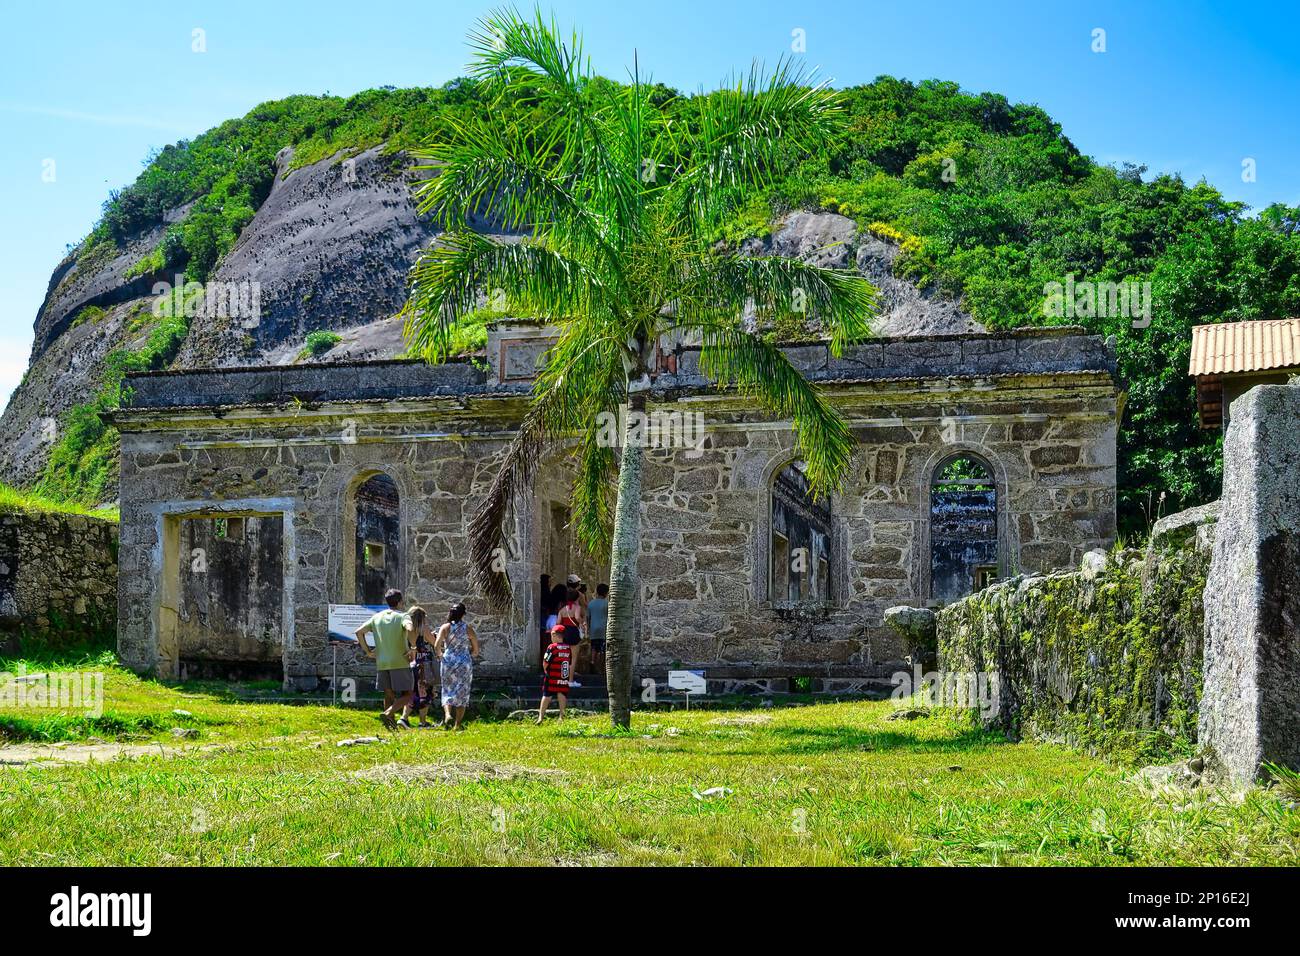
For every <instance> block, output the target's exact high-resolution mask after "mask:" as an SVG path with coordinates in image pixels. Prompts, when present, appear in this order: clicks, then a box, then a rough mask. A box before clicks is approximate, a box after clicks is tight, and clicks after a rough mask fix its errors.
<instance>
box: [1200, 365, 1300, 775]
mask: <svg viewBox="0 0 1300 956" xmlns="http://www.w3.org/2000/svg"><path fill="white" fill-rule="evenodd" d="M1230 418H1231V424H1230V425H1229V426H1228V429H1227V433H1226V434H1225V436H1224V445H1223V461H1224V471H1223V499H1222V517H1221V519H1220V521H1219V530H1218V536H1217V539H1216V541H1215V545H1214V561H1213V563H1212V565H1211V567H1210V580H1209V584H1208V586H1207V588H1206V591H1205V625H1206V630H1205V702H1204V706H1203V708H1202V710H1201V726H1200V730H1201V736H1202V738H1203V740H1204V742H1205V743H1206V744H1207V745H1208V746H1209V747H1210V748H1212V749H1213V750H1214V751H1215V752H1216V753H1217V754H1218V755H1219V757H1220V758H1221V760H1222V761H1223V763H1224V765H1225V766H1226V767H1227V769H1228V771H1229V773H1230V774H1231V775H1232V776H1233V778H1235V779H1236V780H1237V781H1238V782H1243V783H1244V782H1248V781H1252V780H1254V779H1255V778H1256V776H1257V775H1258V774H1260V772H1261V769H1260V768H1261V765H1262V764H1263V763H1265V762H1266V761H1267V762H1273V763H1278V764H1282V765H1284V766H1290V767H1293V768H1300V388H1297V387H1295V386H1289V385H1260V386H1258V387H1256V388H1254V389H1252V390H1251V391H1249V392H1247V393H1246V394H1245V395H1243V396H1242V397H1240V398H1238V399H1237V400H1236V401H1235V402H1233V403H1232V407H1231V416H1230Z"/></svg>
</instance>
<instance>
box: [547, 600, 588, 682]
mask: <svg viewBox="0 0 1300 956" xmlns="http://www.w3.org/2000/svg"><path fill="white" fill-rule="evenodd" d="M572 576H573V575H570V577H572ZM555 623H556V625H557V626H559V627H562V628H564V642H565V643H566V644H568V645H569V646H570V647H571V648H573V649H574V650H573V651H572V654H573V663H574V664H575V665H576V664H577V646H578V642H579V641H581V640H582V629H583V627H584V626H585V625H586V623H587V612H586V611H585V610H584V609H583V607H582V603H581V601H580V600H579V597H578V589H577V588H576V587H570V588H568V589H567V590H566V591H565V595H564V603H563V604H561V605H560V609H559V610H558V611H556V612H555ZM575 669H576V667H575ZM569 686H570V687H581V686H582V685H581V684H580V683H578V682H577V681H576V680H574V679H573V676H572V674H570V676H569Z"/></svg>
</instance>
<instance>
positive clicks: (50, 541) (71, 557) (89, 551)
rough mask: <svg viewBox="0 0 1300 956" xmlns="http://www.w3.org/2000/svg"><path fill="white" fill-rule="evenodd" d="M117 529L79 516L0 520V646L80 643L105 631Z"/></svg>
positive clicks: (19, 515)
mask: <svg viewBox="0 0 1300 956" xmlns="http://www.w3.org/2000/svg"><path fill="white" fill-rule="evenodd" d="M117 531H118V529H117V525H116V524H114V523H113V522H111V521H104V520H101V519H98V518H88V517H85V516H84V515H70V514H58V513H52V514H46V513H40V512H12V513H7V514H0V644H8V645H10V649H11V650H14V651H16V650H17V649H18V648H17V646H16V645H17V644H19V643H20V642H21V640H22V638H23V637H24V636H34V637H43V638H48V639H50V640H52V641H56V642H58V641H62V640H78V639H84V638H85V637H86V636H87V634H88V633H91V632H102V631H103V630H105V629H107V628H109V627H111V625H112V620H113V614H114V611H115V609H116V595H117Z"/></svg>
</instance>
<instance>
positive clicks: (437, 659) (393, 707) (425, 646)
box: [356, 588, 479, 730]
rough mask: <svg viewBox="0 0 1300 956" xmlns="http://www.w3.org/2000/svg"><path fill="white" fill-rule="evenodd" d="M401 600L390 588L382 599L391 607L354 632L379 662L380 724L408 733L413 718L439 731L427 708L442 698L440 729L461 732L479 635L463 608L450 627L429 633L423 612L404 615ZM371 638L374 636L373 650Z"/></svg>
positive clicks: (450, 618) (455, 608)
mask: <svg viewBox="0 0 1300 956" xmlns="http://www.w3.org/2000/svg"><path fill="white" fill-rule="evenodd" d="M402 600H403V598H402V592H401V591H399V590H397V589H396V588H390V589H389V590H388V591H386V592H385V593H384V603H385V604H387V605H388V607H387V608H386V609H385V610H383V611H380V612H378V613H377V614H375V615H374V616H373V617H371V618H370V620H368V621H366V623H365V624H362V625H361V626H360V627H359V628H357V631H356V635H357V644H358V645H359V646H360V647H361V649H362V650H363V651H365V653H366V655H367V656H368V657H369V658H370V659H371V660H373V661H374V662H375V668H376V670H377V672H378V676H377V685H378V688H379V690H381V691H383V694H384V709H383V711H381V712H380V715H379V719H380V720H382V721H383V722H384V726H385V727H387V728H388V729H389V730H396V729H397V728H398V727H410V726H411V713H412V712H415V714H416V715H417V716H418V718H419V726H420V727H425V728H428V727H436V726H439V724H434V723H432V722H431V721H430V720H429V708H430V707H432V706H433V705H434V702H435V700H437V699H438V698H439V697H441V700H442V713H443V719H442V721H441V726H442V727H444V728H446V729H449V730H460V729H462V728H463V727H464V721H465V708H466V707H468V706H469V691H470V685H471V684H472V683H473V681H474V658H475V657H477V656H478V653H479V646H478V635H477V634H476V633H474V627H473V625H471V624H469V623H468V622H467V621H466V620H465V605H464V604H460V603H457V604H453V605H452V606H451V609H450V610H449V611H448V612H447V620H446V622H445V623H443V624H442V625H440V626H439V627H438V629H437V630H436V631H431V630H430V626H429V615H428V614H427V613H426V612H425V610H424V608H422V607H420V606H419V605H415V606H414V607H411V608H409V609H408V610H406V611H402V610H401V606H402ZM367 634H372V635H374V640H375V646H374V649H373V650H372V649H371V648H370V645H369V644H368V643H367V641H366V635H367ZM399 707H400V708H401V717H400V718H399V717H398V716H397V711H398V708H399Z"/></svg>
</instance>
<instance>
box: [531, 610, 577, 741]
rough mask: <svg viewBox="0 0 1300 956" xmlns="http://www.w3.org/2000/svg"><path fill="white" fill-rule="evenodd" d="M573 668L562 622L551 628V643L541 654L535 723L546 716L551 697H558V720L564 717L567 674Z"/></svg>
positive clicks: (567, 690) (571, 652)
mask: <svg viewBox="0 0 1300 956" xmlns="http://www.w3.org/2000/svg"><path fill="white" fill-rule="evenodd" d="M572 670H573V648H572V647H570V646H569V644H568V642H567V641H566V640H565V628H564V625H563V624H556V625H555V626H554V627H553V628H551V643H550V644H548V645H547V646H546V653H545V654H543V655H542V703H541V706H540V707H539V708H538V711H537V723H538V724H540V723H541V722H542V720H543V719H544V718H545V717H546V708H547V707H548V706H550V703H551V697H552V696H555V697H558V698H559V699H560V720H563V719H564V705H565V703H566V695H567V694H568V693H569V674H570V673H571V672H572Z"/></svg>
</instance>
